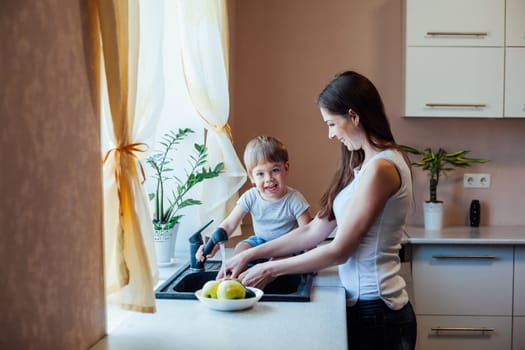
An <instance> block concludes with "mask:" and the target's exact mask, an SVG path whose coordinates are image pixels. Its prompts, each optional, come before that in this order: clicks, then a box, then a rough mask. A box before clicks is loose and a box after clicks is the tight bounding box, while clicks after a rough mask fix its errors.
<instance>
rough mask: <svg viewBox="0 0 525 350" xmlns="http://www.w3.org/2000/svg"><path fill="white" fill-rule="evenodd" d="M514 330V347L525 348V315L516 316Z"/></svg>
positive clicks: (516, 348) (518, 349) (517, 349)
mask: <svg viewBox="0 0 525 350" xmlns="http://www.w3.org/2000/svg"><path fill="white" fill-rule="evenodd" d="M512 324H513V331H512V349H513V350H523V349H525V317H514V319H513V322H512Z"/></svg>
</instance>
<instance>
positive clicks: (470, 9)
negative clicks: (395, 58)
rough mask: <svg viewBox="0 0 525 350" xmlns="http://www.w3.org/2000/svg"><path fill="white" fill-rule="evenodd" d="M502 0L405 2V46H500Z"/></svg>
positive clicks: (411, 0) (503, 0)
mask: <svg viewBox="0 0 525 350" xmlns="http://www.w3.org/2000/svg"><path fill="white" fill-rule="evenodd" d="M504 19H505V0H407V1H406V40H407V45H408V46H503V40H504V28H505V25H504Z"/></svg>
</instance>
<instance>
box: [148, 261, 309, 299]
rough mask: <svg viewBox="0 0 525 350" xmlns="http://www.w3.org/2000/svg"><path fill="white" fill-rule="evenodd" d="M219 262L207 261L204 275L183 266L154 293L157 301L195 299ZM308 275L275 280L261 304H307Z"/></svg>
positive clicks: (283, 277) (201, 272) (268, 286)
mask: <svg viewBox="0 0 525 350" xmlns="http://www.w3.org/2000/svg"><path fill="white" fill-rule="evenodd" d="M220 267H221V262H220V261H214V260H208V261H206V264H205V269H204V271H192V270H191V269H190V264H189V263H188V264H186V265H183V266H182V267H181V268H180V269H178V270H177V271H176V272H175V273H174V274H173V275H172V276H171V277H170V278H168V279H167V280H166V281H165V282H164V283H163V284H162V285H161V286H159V287H158V288H157V289H156V290H155V297H156V298H157V299H196V297H195V294H194V293H195V292H196V291H197V290H199V289H201V288H202V286H203V285H204V283H205V282H207V281H209V280H213V279H215V277H216V276H217V273H218V272H219V269H220ZM312 277H313V276H312V274H295V275H284V276H279V277H277V278H276V279H275V280H274V281H273V282H272V283H270V284H268V285H267V286H266V288H264V295H263V297H262V298H261V301H295V302H297V301H310V292H311V289H312Z"/></svg>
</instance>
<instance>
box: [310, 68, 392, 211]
mask: <svg viewBox="0 0 525 350" xmlns="http://www.w3.org/2000/svg"><path fill="white" fill-rule="evenodd" d="M317 105H318V106H319V107H320V108H324V109H326V110H328V111H329V112H330V113H333V114H336V115H340V116H342V117H344V118H349V117H350V114H349V112H350V110H352V111H353V112H355V113H356V114H357V115H359V124H360V125H361V127H362V128H363V130H364V131H365V134H366V138H367V140H368V142H370V144H371V145H372V146H373V147H374V148H376V149H378V150H383V149H387V148H397V149H399V146H398V145H397V144H396V142H395V140H394V136H393V135H392V131H391V129H390V123H389V122H388V118H387V116H386V113H385V108H384V106H383V101H382V100H381V96H380V95H379V92H378V91H377V89H376V87H375V86H374V84H372V82H371V81H370V80H368V79H367V78H366V77H364V76H362V75H361V74H359V73H356V72H353V71H346V72H343V73H340V74H338V75H336V76H335V77H334V78H333V79H332V81H330V82H329V83H328V85H327V86H326V87H325V88H324V89H323V91H321V94H320V95H319V98H318V100H317ZM364 158H365V154H364V151H363V150H356V151H352V152H351V151H349V150H348V149H347V148H346V146H345V145H341V158H340V166H339V169H338V170H337V172H336V173H335V175H334V178H333V179H332V182H331V184H330V186H329V187H328V190H327V191H326V192H325V194H324V195H323V197H322V198H321V209H320V211H319V216H320V217H326V216H328V218H329V219H330V220H333V219H335V215H334V211H333V202H334V199H335V196H336V195H337V194H338V193H339V192H340V191H341V190H342V189H343V188H344V187H345V186H346V185H348V184H349V183H350V182H351V181H352V180H353V178H354V170H353V169H354V168H356V167H359V166H360V165H361V164H363V161H364Z"/></svg>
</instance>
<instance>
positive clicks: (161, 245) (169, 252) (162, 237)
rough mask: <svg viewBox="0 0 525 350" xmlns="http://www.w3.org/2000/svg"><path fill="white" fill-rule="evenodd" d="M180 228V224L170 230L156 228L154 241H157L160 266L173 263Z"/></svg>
mask: <svg viewBox="0 0 525 350" xmlns="http://www.w3.org/2000/svg"><path fill="white" fill-rule="evenodd" d="M178 230H179V224H177V225H175V226H174V227H172V228H171V229H169V230H154V233H153V234H154V235H153V242H154V243H155V253H156V254H157V265H158V266H170V265H173V263H174V256H173V255H174V253H175V241H176V239H177V231H178Z"/></svg>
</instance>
